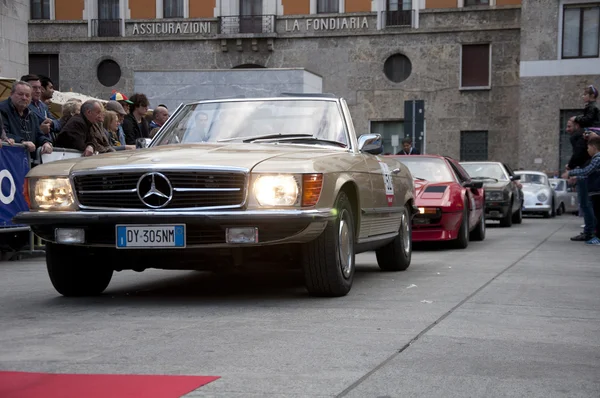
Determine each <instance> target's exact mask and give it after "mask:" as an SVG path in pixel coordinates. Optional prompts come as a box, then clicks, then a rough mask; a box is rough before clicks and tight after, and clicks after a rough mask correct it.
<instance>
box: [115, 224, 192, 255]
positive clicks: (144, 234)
mask: <svg viewBox="0 0 600 398" xmlns="http://www.w3.org/2000/svg"><path fill="white" fill-rule="evenodd" d="M165 247H174V248H183V247H185V225H117V248H118V249H129V248H146V249H152V248H165Z"/></svg>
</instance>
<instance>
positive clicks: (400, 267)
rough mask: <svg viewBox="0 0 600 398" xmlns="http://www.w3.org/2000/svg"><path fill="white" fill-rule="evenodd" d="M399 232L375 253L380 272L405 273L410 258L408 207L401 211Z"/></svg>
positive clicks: (410, 230)
mask: <svg viewBox="0 0 600 398" xmlns="http://www.w3.org/2000/svg"><path fill="white" fill-rule="evenodd" d="M400 217H401V218H400V231H399V233H398V235H397V236H396V237H395V238H394V240H393V241H391V242H390V243H388V244H387V245H385V246H383V247H380V248H379V249H377V250H376V251H375V255H376V257H377V264H378V265H379V268H380V269H381V270H382V271H406V269H407V268H408V267H409V266H410V261H411V258H412V219H411V217H410V210H409V209H408V207H406V206H405V207H404V208H403V209H402V213H401V216H400Z"/></svg>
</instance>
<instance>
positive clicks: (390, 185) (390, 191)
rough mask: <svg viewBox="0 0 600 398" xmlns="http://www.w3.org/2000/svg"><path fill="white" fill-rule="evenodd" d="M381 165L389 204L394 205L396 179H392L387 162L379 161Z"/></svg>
mask: <svg viewBox="0 0 600 398" xmlns="http://www.w3.org/2000/svg"><path fill="white" fill-rule="evenodd" d="M379 167H381V173H382V174H383V184H384V185H385V197H386V199H387V204H388V206H392V205H393V204H394V181H393V180H392V174H391V173H390V168H389V167H388V165H387V164H386V163H384V162H379Z"/></svg>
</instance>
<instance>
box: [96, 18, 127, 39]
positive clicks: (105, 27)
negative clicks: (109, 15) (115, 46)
mask: <svg viewBox="0 0 600 398" xmlns="http://www.w3.org/2000/svg"><path fill="white" fill-rule="evenodd" d="M121 35H122V34H121V20H120V19H92V36H96V37H119V36H121Z"/></svg>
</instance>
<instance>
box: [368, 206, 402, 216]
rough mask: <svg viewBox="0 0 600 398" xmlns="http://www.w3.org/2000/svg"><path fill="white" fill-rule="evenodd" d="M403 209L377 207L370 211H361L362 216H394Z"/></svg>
mask: <svg viewBox="0 0 600 398" xmlns="http://www.w3.org/2000/svg"><path fill="white" fill-rule="evenodd" d="M402 209H403V207H377V208H371V209H361V212H362V214H365V215H370V214H394V213H401V212H402Z"/></svg>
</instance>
